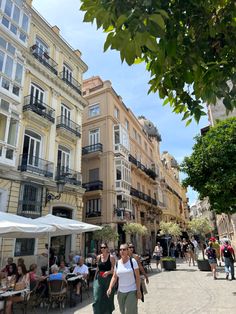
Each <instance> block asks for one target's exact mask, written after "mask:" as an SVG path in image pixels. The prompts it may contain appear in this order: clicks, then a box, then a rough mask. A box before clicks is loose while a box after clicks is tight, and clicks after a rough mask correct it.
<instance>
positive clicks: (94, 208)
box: [86, 198, 101, 218]
mask: <svg viewBox="0 0 236 314" xmlns="http://www.w3.org/2000/svg"><path fill="white" fill-rule="evenodd" d="M98 216H101V199H100V198H97V199H92V200H88V201H87V202H86V217H87V218H89V217H98Z"/></svg>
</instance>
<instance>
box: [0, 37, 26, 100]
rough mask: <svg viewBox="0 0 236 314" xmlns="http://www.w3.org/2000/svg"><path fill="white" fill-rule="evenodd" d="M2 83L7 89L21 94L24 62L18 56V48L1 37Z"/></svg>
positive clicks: (0, 70)
mask: <svg viewBox="0 0 236 314" xmlns="http://www.w3.org/2000/svg"><path fill="white" fill-rule="evenodd" d="M0 72H2V75H1V76H0V85H1V87H3V88H4V89H5V90H7V91H8V92H10V93H13V94H14V95H16V96H20V88H21V86H22V77H23V62H22V61H21V60H20V59H19V58H18V57H17V56H16V48H15V47H14V46H13V45H12V44H11V43H10V42H7V41H6V40H5V39H4V38H3V37H0Z"/></svg>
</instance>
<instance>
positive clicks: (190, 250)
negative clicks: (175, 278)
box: [187, 240, 195, 266]
mask: <svg viewBox="0 0 236 314" xmlns="http://www.w3.org/2000/svg"><path fill="white" fill-rule="evenodd" d="M187 252H188V262H189V266H191V261H192V263H193V266H195V264H194V244H193V243H192V242H191V241H190V240H188V246H187Z"/></svg>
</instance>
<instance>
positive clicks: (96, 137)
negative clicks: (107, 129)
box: [89, 129, 100, 145]
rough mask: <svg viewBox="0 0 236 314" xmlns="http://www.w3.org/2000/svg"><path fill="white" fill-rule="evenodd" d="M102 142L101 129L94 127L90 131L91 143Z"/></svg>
mask: <svg viewBox="0 0 236 314" xmlns="http://www.w3.org/2000/svg"><path fill="white" fill-rule="evenodd" d="M99 142H100V130H99V129H94V130H91V131H89V145H96V144H98V143H99Z"/></svg>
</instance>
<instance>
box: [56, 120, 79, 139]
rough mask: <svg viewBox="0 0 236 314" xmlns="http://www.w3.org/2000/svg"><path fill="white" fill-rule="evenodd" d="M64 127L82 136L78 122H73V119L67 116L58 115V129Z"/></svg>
mask: <svg viewBox="0 0 236 314" xmlns="http://www.w3.org/2000/svg"><path fill="white" fill-rule="evenodd" d="M59 128H64V129H66V130H68V131H70V132H71V133H74V134H75V135H76V136H78V137H80V136H81V127H80V125H78V124H77V123H75V122H73V121H72V120H70V119H68V118H67V117H65V116H59V117H57V129H59Z"/></svg>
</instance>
